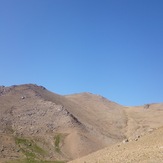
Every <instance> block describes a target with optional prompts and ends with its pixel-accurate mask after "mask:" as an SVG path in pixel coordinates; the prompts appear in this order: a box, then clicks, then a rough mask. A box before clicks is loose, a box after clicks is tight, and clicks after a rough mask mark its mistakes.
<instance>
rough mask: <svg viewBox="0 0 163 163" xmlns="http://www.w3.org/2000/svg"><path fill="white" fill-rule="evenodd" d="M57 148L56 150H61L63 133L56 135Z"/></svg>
mask: <svg viewBox="0 0 163 163" xmlns="http://www.w3.org/2000/svg"><path fill="white" fill-rule="evenodd" d="M54 139H55V150H56V152H58V153H59V152H60V142H61V134H57V135H56V136H55V137H54Z"/></svg>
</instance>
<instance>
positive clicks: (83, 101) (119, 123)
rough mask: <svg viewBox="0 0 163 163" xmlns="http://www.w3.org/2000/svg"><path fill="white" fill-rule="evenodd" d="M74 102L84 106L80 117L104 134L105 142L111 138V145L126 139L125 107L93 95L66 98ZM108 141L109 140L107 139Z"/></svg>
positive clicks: (81, 94)
mask: <svg viewBox="0 0 163 163" xmlns="http://www.w3.org/2000/svg"><path fill="white" fill-rule="evenodd" d="M65 97H66V98H67V99H69V100H71V101H72V102H74V103H76V104H78V105H80V106H82V112H81V113H80V115H82V117H83V121H85V122H88V123H89V125H90V126H91V127H92V126H93V128H92V130H94V132H96V134H98V132H100V133H102V134H103V140H104V138H105V136H106V137H110V138H111V141H110V142H108V143H110V144H112V142H113V143H115V142H117V141H119V140H123V139H124V138H125V132H126V130H125V128H126V123H127V119H126V114H125V112H124V109H123V108H124V107H123V106H121V105H119V104H117V103H114V102H112V101H109V100H107V99H106V98H104V97H102V96H99V95H94V94H91V93H80V94H74V95H69V96H65ZM107 141H108V139H107Z"/></svg>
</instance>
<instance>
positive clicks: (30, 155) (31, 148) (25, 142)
mask: <svg viewBox="0 0 163 163" xmlns="http://www.w3.org/2000/svg"><path fill="white" fill-rule="evenodd" d="M15 143H16V144H17V145H18V146H19V148H20V151H21V152H22V153H23V154H24V155H25V156H26V158H27V160H29V161H30V162H31V163H32V161H33V160H35V159H39V158H40V157H43V156H44V155H45V154H46V152H45V151H44V150H43V149H42V148H41V147H39V146H38V145H37V144H36V143H35V142H34V141H33V140H29V139H25V138H17V137H16V138H15Z"/></svg>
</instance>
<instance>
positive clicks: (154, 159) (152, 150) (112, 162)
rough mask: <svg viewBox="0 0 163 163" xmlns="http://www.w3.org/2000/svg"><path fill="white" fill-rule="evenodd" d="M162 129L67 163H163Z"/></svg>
mask: <svg viewBox="0 0 163 163" xmlns="http://www.w3.org/2000/svg"><path fill="white" fill-rule="evenodd" d="M162 135H163V128H160V129H157V130H155V131H153V132H151V133H148V134H146V135H145V136H143V137H140V138H139V139H138V140H136V141H131V142H128V143H118V144H116V145H113V146H111V147H107V148H105V149H102V150H99V151H97V152H95V153H92V154H90V155H88V156H85V157H83V158H80V159H77V160H74V161H71V162H69V163H96V162H97V163H122V162H129V163H163V136H162Z"/></svg>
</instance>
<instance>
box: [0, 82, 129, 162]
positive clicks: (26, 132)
mask: <svg viewBox="0 0 163 163" xmlns="http://www.w3.org/2000/svg"><path fill="white" fill-rule="evenodd" d="M71 97H72V96H71ZM73 97H74V95H73ZM82 97H84V98H85V96H83V94H82V95H81V100H82ZM94 102H97V105H99V106H98V107H96V105H95V104H93V103H94ZM88 103H89V104H85V103H78V102H75V100H73V99H70V96H65V97H64V96H60V95H57V94H55V93H52V92H50V91H48V90H46V89H45V88H44V87H42V86H37V85H33V84H28V85H20V86H12V87H0V136H1V140H0V141H1V144H2V152H1V153H0V160H2V158H5V159H16V158H20V157H23V155H25V154H24V153H23V150H25V149H26V148H27V151H28V150H29V151H30V152H32V151H33V149H30V148H28V146H26V144H23V145H22V144H19V143H20V142H23V141H24V143H25V142H30V143H29V144H33V146H36V145H37V146H39V147H40V148H41V149H43V150H44V151H46V152H45V153H46V155H45V154H44V155H41V154H40V153H37V151H35V153H34V155H36V159H38V158H41V159H46V160H55V159H59V160H65V159H66V160H71V159H75V158H77V157H81V156H84V155H86V154H89V153H91V152H93V151H97V150H98V149H101V148H103V147H106V146H107V145H110V144H113V143H116V142H119V141H121V140H123V138H124V131H123V128H124V126H125V123H126V122H125V117H124V113H123V111H121V110H120V108H121V107H122V106H120V105H118V104H114V105H113V103H112V102H107V100H106V99H104V98H102V97H100V96H97V95H91V94H90V95H89V102H88ZM91 103H92V104H93V105H91ZM121 114H122V115H121ZM106 115H107V116H106ZM117 115H118V117H116V116H117ZM112 117H115V118H112ZM120 117H122V120H120V123H119V121H118V118H120ZM123 117H124V119H123ZM105 121H106V123H105ZM112 121H114V123H113V122H112ZM108 127H109V128H108ZM118 129H119V131H120V132H118V133H117V131H118ZM7 137H8V139H7V140H10V141H9V142H10V143H8V141H3V140H6V138H7ZM17 139H18V140H19V141H17ZM20 139H23V140H21V141H20ZM31 141H32V142H33V143H32V142H31ZM16 142H17V144H16ZM18 142H19V143H18ZM57 142H58V143H57ZM27 144H28V143H27ZM24 147H25V149H24ZM20 149H21V150H20ZM16 151H20V152H16ZM25 156H26V155H25ZM26 157H27V156H26ZM30 159H31V158H30Z"/></svg>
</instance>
